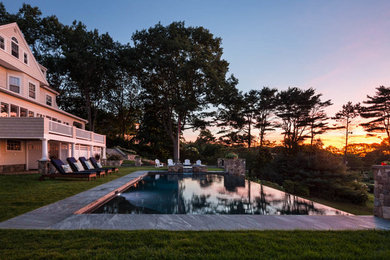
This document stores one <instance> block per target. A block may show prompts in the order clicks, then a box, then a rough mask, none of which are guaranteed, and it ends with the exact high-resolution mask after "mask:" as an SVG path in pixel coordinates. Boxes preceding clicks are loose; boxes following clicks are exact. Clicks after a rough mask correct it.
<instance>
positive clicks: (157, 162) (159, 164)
mask: <svg viewBox="0 0 390 260" xmlns="http://www.w3.org/2000/svg"><path fill="white" fill-rule="evenodd" d="M154 162H155V163H156V165H155V167H156V168H160V167H164V164H163V163H160V160H159V159H156V160H154Z"/></svg>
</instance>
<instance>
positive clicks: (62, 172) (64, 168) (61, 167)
mask: <svg viewBox="0 0 390 260" xmlns="http://www.w3.org/2000/svg"><path fill="white" fill-rule="evenodd" d="M50 161H51V164H53V166H54V167H55V168H56V170H57V172H58V173H54V174H46V175H42V176H41V177H40V178H39V180H44V179H45V178H53V179H54V178H57V177H60V178H63V177H66V178H88V181H89V180H91V179H92V178H95V179H96V172H90V171H79V172H73V170H72V168H71V167H70V166H69V165H68V164H65V163H63V162H62V161H61V160H59V159H51V160H50Z"/></svg>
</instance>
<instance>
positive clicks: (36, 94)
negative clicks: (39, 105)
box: [27, 80, 38, 100]
mask: <svg viewBox="0 0 390 260" xmlns="http://www.w3.org/2000/svg"><path fill="white" fill-rule="evenodd" d="M30 83H31V84H33V85H34V86H35V98H32V97H30ZM37 91H38V88H37V84H35V83H34V82H32V81H30V80H29V81H28V95H27V96H28V98H30V99H33V100H36V99H37V96H38V93H37Z"/></svg>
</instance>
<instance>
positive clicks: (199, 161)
mask: <svg viewBox="0 0 390 260" xmlns="http://www.w3.org/2000/svg"><path fill="white" fill-rule="evenodd" d="M195 165H200V166H202V165H203V164H202V161H201V160H197V161H196V163H195Z"/></svg>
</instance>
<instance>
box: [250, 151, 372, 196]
mask: <svg viewBox="0 0 390 260" xmlns="http://www.w3.org/2000/svg"><path fill="white" fill-rule="evenodd" d="M258 160H259V165H261V164H262V163H263V161H262V160H263V159H262V158H259V159H258ZM256 174H257V176H259V177H260V178H261V179H265V180H268V181H272V182H276V183H278V184H279V185H280V184H283V187H284V189H285V190H286V191H287V192H290V193H292V194H297V195H302V196H309V194H310V195H311V196H317V197H320V198H324V199H330V200H339V201H348V202H352V203H365V202H366V201H367V199H368V195H367V187H366V186H365V185H362V184H361V183H360V182H359V179H360V178H361V174H358V172H347V170H346V167H345V165H344V164H343V161H342V157H341V156H338V155H335V154H332V153H331V152H329V151H326V150H322V149H315V150H312V151H300V152H298V153H296V154H287V153H283V152H279V153H278V154H276V155H275V156H274V158H273V159H272V160H271V162H270V163H268V164H265V166H263V168H260V169H258V170H256Z"/></svg>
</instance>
